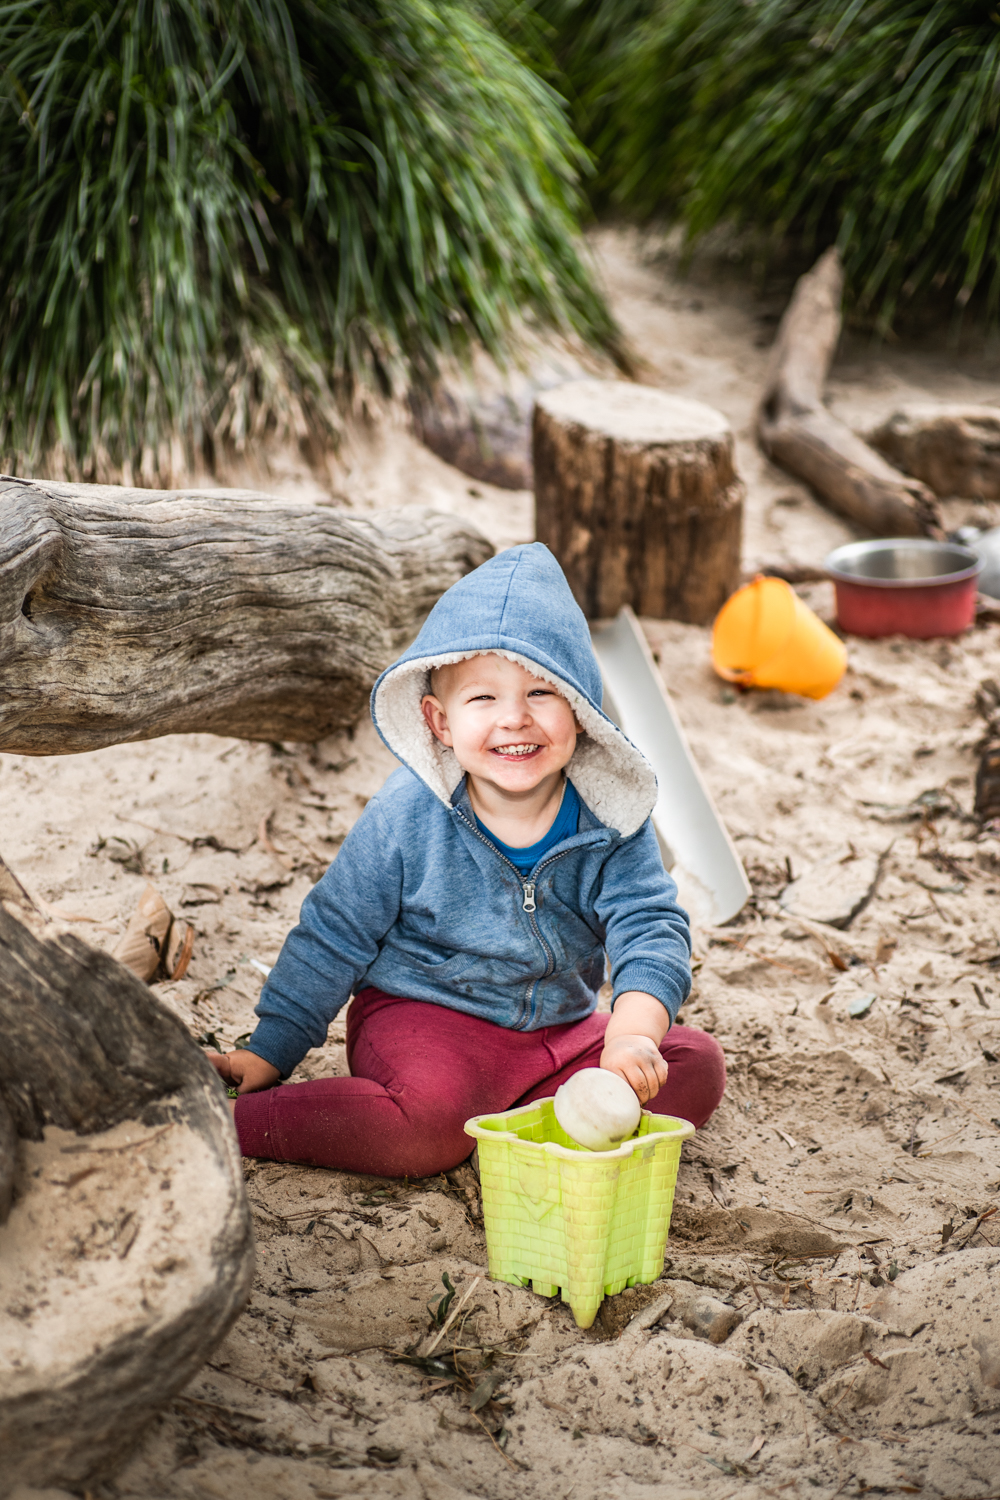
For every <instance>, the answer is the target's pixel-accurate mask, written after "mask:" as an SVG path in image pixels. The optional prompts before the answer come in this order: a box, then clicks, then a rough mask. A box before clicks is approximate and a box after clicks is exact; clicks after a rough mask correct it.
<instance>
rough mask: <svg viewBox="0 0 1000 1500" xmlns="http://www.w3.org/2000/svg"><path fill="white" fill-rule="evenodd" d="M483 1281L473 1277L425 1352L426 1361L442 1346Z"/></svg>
mask: <svg viewBox="0 0 1000 1500" xmlns="http://www.w3.org/2000/svg"><path fill="white" fill-rule="evenodd" d="M482 1279H483V1278H482V1277H481V1276H474V1277H473V1279H472V1281H471V1282H470V1283H469V1286H468V1288H467V1290H466V1291H464V1292H463V1293H462V1296H461V1298H460V1300H459V1301H458V1302H457V1303H456V1304H455V1306H454V1307H453V1308H452V1310H451V1312H450V1313H449V1314H448V1317H447V1320H446V1322H444V1323H443V1324H442V1326H441V1328H440V1330H439V1332H438V1333H437V1334H436V1335H435V1336H434V1338H433V1339H432V1340H431V1342H430V1345H429V1346H428V1348H426V1349H425V1350H424V1353H423V1358H424V1359H429V1358H430V1356H431V1355H432V1354H433V1353H434V1350H435V1349H436V1348H437V1346H438V1344H440V1342H441V1340H442V1339H443V1338H444V1336H445V1334H446V1333H447V1332H448V1329H449V1328H450V1327H451V1325H452V1323H454V1321H455V1319H456V1318H457V1317H458V1315H459V1313H460V1312H461V1310H462V1308H463V1307H464V1306H465V1304H466V1302H468V1300H469V1298H470V1297H471V1296H472V1294H473V1292H474V1291H475V1290H476V1287H477V1286H478V1285H479V1283H480V1282H481V1281H482Z"/></svg>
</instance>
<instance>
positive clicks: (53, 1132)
mask: <svg viewBox="0 0 1000 1500" xmlns="http://www.w3.org/2000/svg"><path fill="white" fill-rule="evenodd" d="M46 934H47V928H46V926H45V925H44V924H43V923H42V921H41V919H39V918H38V917H37V915H36V914H33V913H32V911H31V910H30V905H29V903H28V902H27V898H26V897H25V896H24V892H23V891H22V890H21V888H20V887H19V886H18V885H17V882H16V881H14V880H13V877H11V876H10V873H9V871H7V870H6V867H5V866H3V863H2V861H0V1033H2V1036H3V1045H2V1047H0V1162H2V1163H3V1168H2V1176H0V1181H6V1182H7V1184H8V1187H7V1191H6V1194H5V1200H0V1218H2V1220H3V1223H2V1226H0V1265H2V1268H3V1270H2V1285H3V1297H2V1299H0V1453H2V1455H3V1463H2V1465H0V1495H7V1494H9V1493H10V1492H11V1491H12V1490H15V1489H17V1487H18V1486H19V1485H31V1486H37V1487H39V1488H44V1487H47V1486H62V1487H65V1488H67V1489H72V1490H74V1491H75V1490H78V1489H80V1490H83V1489H86V1488H89V1486H90V1485H91V1484H93V1483H95V1482H98V1481H100V1480H101V1479H102V1478H103V1477H105V1476H106V1475H107V1474H108V1473H109V1472H111V1471H112V1470H113V1469H114V1468H115V1467H116V1466H117V1464H118V1463H120V1462H121V1460H122V1459H123V1458H124V1457H125V1456H126V1455H127V1453H128V1452H129V1450H130V1449H131V1448H132V1447H133V1445H134V1444H135V1442H136V1441H137V1439H138V1438H139V1437H140V1435H141V1433H142V1430H143V1428H144V1427H145V1425H146V1424H147V1422H148V1421H149V1420H150V1419H151V1418H152V1417H153V1416H154V1415H155V1413H156V1411H157V1409H158V1408H159V1407H160V1406H161V1405H162V1403H163V1402H164V1401H165V1400H167V1399H169V1398H170V1397H171V1396H172V1395H173V1394H174V1393H175V1392H177V1391H178V1390H179V1389H180V1388H181V1387H182V1386H183V1385H184V1384H185V1383H186V1382H187V1381H188V1380H189V1379H190V1378H191V1376H192V1375H193V1374H194V1373H195V1371H196V1370H197V1369H198V1367H199V1366H200V1365H201V1364H202V1363H203V1361H204V1360H205V1359H206V1357H207V1356H208V1354H209V1353H210V1352H211V1350H212V1349H213V1348H214V1346H215V1345H216V1343H217V1342H218V1341H219V1340H220V1339H221V1338H222V1337H223V1336H224V1334H225V1333H226V1331H227V1329H228V1328H229V1326H230V1325H231V1324H232V1322H233V1320H234V1319H235V1317H236V1316H237V1314H238V1313H239V1311H240V1309H241V1308H242V1306H243V1304H244V1302H245V1300H246V1297H247V1294H248V1291H249V1286H250V1280H251V1277H252V1274H253V1260H254V1255H253V1237H252V1230H251V1223H250V1216H249V1210H248V1206H247V1202H246V1197H245V1194H244V1190H243V1179H242V1171H241V1163H240V1157H239V1150H238V1147H237V1144H236V1137H235V1133H234V1131H233V1128H232V1122H231V1119H230V1116H229V1111H228V1109H227V1107H226V1100H225V1096H224V1093H223V1089H222V1087H221V1085H220V1083H219V1081H218V1078H217V1077H216V1075H215V1073H214V1072H213V1070H212V1068H211V1067H210V1065H209V1063H208V1062H207V1060H206V1059H205V1057H204V1056H203V1055H202V1054H201V1052H200V1050H199V1049H198V1048H197V1047H196V1046H195V1045H194V1043H193V1042H192V1041H191V1040H190V1039H189V1038H188V1036H187V1034H186V1032H185V1031H184V1029H183V1027H182V1026H181V1025H180V1023H179V1022H178V1021H177V1020H175V1019H174V1017H173V1016H171V1015H170V1014H169V1012H167V1011H166V1010H165V1009H164V1008H163V1007H162V1006H161V1005H160V1004H159V1003H158V1001H157V1000H156V999H155V998H154V996H153V995H152V994H151V993H150V991H149V990H148V988H147V987H146V986H145V985H144V984H143V983H142V982H141V981H140V980H139V979H137V978H136V977H135V976H134V975H132V974H130V973H129V972H128V971H127V970H125V969H123V968H122V967H121V966H120V965H119V964H117V963H115V961H114V960H113V959H111V958H109V957H108V956H107V955H106V954H103V953H99V952H97V951H96V950H94V949H91V948H88V947H86V946H85V945H84V944H82V943H81V942H79V941H78V940H77V939H76V938H75V937H72V936H69V935H66V934H62V935H59V936H54V937H49V936H47V935H46Z"/></svg>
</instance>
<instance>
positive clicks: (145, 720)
mask: <svg viewBox="0 0 1000 1500" xmlns="http://www.w3.org/2000/svg"><path fill="white" fill-rule="evenodd" d="M491 551H492V548H491V547H490V544H489V543H488V542H487V541H486V540H485V538H483V537H482V536H480V535H479V533H478V532H476V531H475V530H474V529H473V528H472V527H470V526H467V525H465V524H464V523H463V522H461V521H459V520H458V519H457V518H455V517H453V516H449V515H444V514H439V513H437V512H435V511H431V510H425V509H418V508H413V509H409V510H400V511H386V512H381V513H375V514H371V515H367V516H355V515H348V514H345V513H344V512H343V511H337V510H333V509H332V508H331V509H328V508H320V507H317V506H313V505H308V506H305V505H290V504H286V503H284V502H282V501H280V500H276V499H270V498H267V497H260V496H256V495H252V494H249V493H246V492H240V491H215V492H208V493H199V492H197V491H193V490H177V491H162V490H134V489H119V488H115V487H110V486H101V485H73V484H56V483H48V482H45V483H41V482H35V481H27V480H22V479H2V480H0V682H2V683H3V692H2V694H0V751H12V752H19V753H22V754H28V755H58V754H63V753H66V752H69V751H77V750H93V749H97V748H99V747H100V746H102V745H111V744H116V743H118V742H120V741H123V740H141V739H150V738H152V737H153V736H156V735H162V734H174V733H178V732H181V731H198V730H201V731H209V732H211V733H213V734H226V735H235V736H239V737H243V738H245V739H255V740H285V739H287V740H316V739H320V738H321V737H322V736H324V735H326V734H330V733H331V732H333V731H334V730H337V729H341V728H344V727H346V726H348V725H351V724H354V723H356V722H357V719H358V717H359V716H360V714H361V712H362V710H363V708H364V705H365V702H366V700H367V696H368V693H369V691H370V689H371V687H372V684H373V683H374V681H375V678H376V677H377V676H378V674H379V672H380V671H381V670H382V668H383V667H384V666H386V665H387V664H388V662H390V661H391V660H392V658H393V656H394V655H396V654H397V653H398V651H399V650H400V649H401V647H402V646H403V645H404V644H405V643H406V642H407V641H408V640H409V639H410V638H411V637H412V636H413V635H414V634H415V633H416V630H417V628H418V626H419V624H420V622H421V620H422V619H423V617H424V615H425V614H426V613H427V611H428V610H429V609H430V608H431V606H432V605H433V604H434V602H435V600H437V599H438V597H439V596H440V595H441V594H442V593H443V592H444V590H445V589H446V588H449V587H450V585H451V584H453V583H455V582H456V581H457V579H459V578H461V577H462V576H463V575H464V574H465V573H467V572H469V571H470V570H471V569H472V568H474V567H477V566H478V565H479V563H481V562H484V561H485V559H486V558H487V557H488V556H489V555H490V553H491Z"/></svg>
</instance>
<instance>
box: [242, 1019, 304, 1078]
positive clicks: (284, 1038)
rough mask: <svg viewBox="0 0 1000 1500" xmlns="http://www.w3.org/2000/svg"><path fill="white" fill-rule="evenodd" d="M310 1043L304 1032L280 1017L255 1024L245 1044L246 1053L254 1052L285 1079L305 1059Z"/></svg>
mask: <svg viewBox="0 0 1000 1500" xmlns="http://www.w3.org/2000/svg"><path fill="white" fill-rule="evenodd" d="M311 1045H312V1043H311V1042H310V1041H309V1038H308V1037H307V1036H306V1034H305V1032H304V1031H300V1030H299V1028H298V1027H297V1026H296V1025H295V1024H294V1022H292V1021H286V1020H284V1019H283V1018H282V1017H280V1016H265V1017H264V1019H263V1020H262V1021H260V1022H258V1024H257V1028H256V1030H255V1031H254V1034H253V1036H252V1037H251V1038H250V1040H249V1041H248V1042H247V1044H246V1050H247V1052H255V1053H256V1054H257V1056H258V1057H262V1058H263V1059H264V1061H265V1062H269V1063H270V1064H271V1066H272V1067H275V1068H277V1070H278V1072H279V1073H280V1074H281V1076H282V1078H287V1077H288V1075H289V1073H290V1072H291V1071H292V1069H293V1068H295V1067H297V1066H298V1064H299V1063H300V1062H301V1061H302V1059H303V1058H304V1057H305V1055H306V1053H307V1052H308V1051H309V1048H310V1046H311Z"/></svg>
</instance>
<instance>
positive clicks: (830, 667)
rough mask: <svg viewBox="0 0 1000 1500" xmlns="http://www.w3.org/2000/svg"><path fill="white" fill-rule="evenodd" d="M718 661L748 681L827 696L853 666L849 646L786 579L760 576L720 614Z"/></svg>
mask: <svg viewBox="0 0 1000 1500" xmlns="http://www.w3.org/2000/svg"><path fill="white" fill-rule="evenodd" d="M712 665H713V666H714V667H715V670H716V671H717V672H718V674H719V676H720V677H724V678H725V679H726V681H727V682H738V683H739V684H740V685H741V686H742V687H757V688H780V690H781V691H782V692H783V693H800V694H801V695H802V697H803V698H825V697H826V695H827V693H831V692H832V691H833V689H834V688H835V687H836V686H837V683H838V682H839V681H840V679H841V678H842V677H843V675H844V672H845V671H846V669H847V648H846V646H845V645H844V643H843V641H842V640H839V639H838V637H837V636H835V635H834V633H833V631H832V630H830V628H829V627H828V626H826V625H824V624H823V621H822V620H821V619H820V618H819V616H818V615H816V614H814V613H813V611H812V610H811V609H810V608H809V606H808V605H807V604H803V602H802V600H801V599H800V598H799V596H798V594H796V592H795V590H794V589H792V588H790V587H789V585H788V584H787V583H785V581H784V580H783V579H781V578H755V579H754V581H753V583H748V584H747V585H746V587H745V588H742V589H738V590H737V591H736V593H735V594H733V596H732V598H730V599H727V600H726V602H725V604H724V605H723V606H722V608H721V609H720V610H719V613H718V614H717V615H716V617H715V624H714V625H713V627H712Z"/></svg>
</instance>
